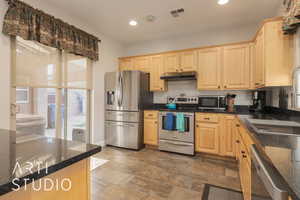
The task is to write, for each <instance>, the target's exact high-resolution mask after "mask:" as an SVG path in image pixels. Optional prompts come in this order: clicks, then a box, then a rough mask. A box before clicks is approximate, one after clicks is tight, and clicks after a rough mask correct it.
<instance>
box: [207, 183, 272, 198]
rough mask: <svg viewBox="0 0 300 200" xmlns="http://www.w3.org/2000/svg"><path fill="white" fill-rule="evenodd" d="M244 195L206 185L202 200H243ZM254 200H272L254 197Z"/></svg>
mask: <svg viewBox="0 0 300 200" xmlns="http://www.w3.org/2000/svg"><path fill="white" fill-rule="evenodd" d="M243 199H244V198H243V194H242V192H240V191H235V190H231V189H227V188H223V187H219V186H214V185H209V184H206V185H205V187H204V192H203V196H202V199H201V200H243ZM252 200H270V198H265V197H258V196H255V197H252Z"/></svg>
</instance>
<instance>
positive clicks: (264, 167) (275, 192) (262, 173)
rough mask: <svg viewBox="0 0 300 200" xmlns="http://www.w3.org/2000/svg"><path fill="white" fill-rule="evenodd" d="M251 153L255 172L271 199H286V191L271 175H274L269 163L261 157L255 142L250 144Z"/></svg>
mask: <svg viewBox="0 0 300 200" xmlns="http://www.w3.org/2000/svg"><path fill="white" fill-rule="evenodd" d="M251 153H252V155H251V157H252V163H253V164H254V167H255V169H256V172H257V174H258V176H259V177H260V179H261V180H262V182H263V184H264V186H265V188H266V189H267V191H268V192H269V194H270V196H271V197H272V199H273V200H288V199H289V197H288V196H289V195H288V192H287V191H286V190H285V189H284V188H283V185H282V184H280V183H278V181H277V180H275V178H274V177H272V176H274V174H273V172H272V171H273V169H271V167H270V164H269V163H267V161H265V160H264V159H263V158H262V156H261V155H260V153H259V151H258V149H257V146H256V145H255V144H252V145H251ZM272 174H273V175H272Z"/></svg>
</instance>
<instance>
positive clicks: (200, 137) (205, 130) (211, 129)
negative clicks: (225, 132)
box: [195, 113, 220, 154]
mask: <svg viewBox="0 0 300 200" xmlns="http://www.w3.org/2000/svg"><path fill="white" fill-rule="evenodd" d="M212 116H213V118H211V117H212ZM215 117H217V118H218V115H214V114H202V113H197V114H196V131H195V132H196V135H195V146H196V151H197V152H204V153H211V154H219V152H220V149H219V143H220V123H218V122H216V120H214V119H215ZM211 119H212V120H211ZM203 120H206V122H204V121H203Z"/></svg>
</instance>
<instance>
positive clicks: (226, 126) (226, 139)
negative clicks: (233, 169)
mask: <svg viewBox="0 0 300 200" xmlns="http://www.w3.org/2000/svg"><path fill="white" fill-rule="evenodd" d="M222 124H223V126H222V127H223V128H222V130H223V131H222V132H221V141H222V142H221V143H220V146H221V154H222V155H224V156H231V157H235V142H236V141H235V137H236V129H237V127H236V119H235V117H234V116H231V115H230V116H229V115H228V116H227V115H225V116H223V119H222Z"/></svg>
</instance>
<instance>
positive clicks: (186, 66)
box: [180, 51, 197, 72]
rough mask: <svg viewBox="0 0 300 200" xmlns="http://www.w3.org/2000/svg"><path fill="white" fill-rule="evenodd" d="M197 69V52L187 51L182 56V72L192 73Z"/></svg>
mask: <svg viewBox="0 0 300 200" xmlns="http://www.w3.org/2000/svg"><path fill="white" fill-rule="evenodd" d="M196 69H197V51H185V52H182V53H181V54H180V71H181V72H192V71H196Z"/></svg>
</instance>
